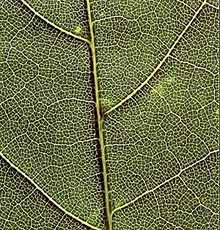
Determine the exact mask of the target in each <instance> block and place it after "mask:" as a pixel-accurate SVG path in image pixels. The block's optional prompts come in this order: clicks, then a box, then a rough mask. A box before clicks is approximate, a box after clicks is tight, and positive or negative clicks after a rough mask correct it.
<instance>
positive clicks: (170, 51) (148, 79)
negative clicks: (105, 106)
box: [105, 0, 207, 115]
mask: <svg viewBox="0 0 220 230" xmlns="http://www.w3.org/2000/svg"><path fill="white" fill-rule="evenodd" d="M206 3H207V2H206V0H205V1H204V2H203V3H202V4H201V6H200V7H199V9H198V10H197V11H196V13H195V14H194V15H193V17H192V19H191V20H190V21H189V23H188V24H187V25H186V27H185V29H184V30H183V31H182V33H181V34H180V35H179V36H178V38H177V39H176V41H175V42H174V43H173V45H172V46H171V48H170V49H169V51H168V52H167V54H166V55H165V57H164V58H163V59H162V61H161V62H160V63H159V64H158V66H157V67H156V68H155V69H154V71H153V72H152V73H151V74H150V75H149V76H148V77H147V79H146V80H145V81H144V82H143V83H142V84H141V85H139V86H138V87H137V88H136V89H135V90H134V91H133V92H132V93H130V94H129V95H127V96H126V97H125V98H124V99H123V100H121V101H120V102H119V103H118V104H116V105H115V106H113V107H112V108H111V109H109V110H108V111H107V112H105V115H107V114H109V113H110V112H112V111H113V110H115V109H117V108H118V107H120V106H121V105H122V104H124V103H125V102H126V101H128V100H129V99H130V98H132V97H133V96H134V95H135V94H136V93H137V92H139V91H140V90H141V89H142V88H143V87H144V86H145V85H146V84H147V83H148V82H149V81H150V79H151V78H152V77H153V76H154V75H155V74H156V73H157V71H158V70H159V69H160V68H161V66H162V65H163V64H164V63H165V61H166V60H167V58H168V57H169V56H170V54H171V53H172V51H173V50H174V48H175V47H176V45H177V44H178V43H179V41H180V39H181V38H182V37H183V35H184V34H185V33H186V31H187V30H188V29H189V27H190V26H191V24H192V23H193V21H194V20H195V18H196V17H197V16H198V14H199V13H200V11H201V10H202V8H203V6H204V5H205V4H206Z"/></svg>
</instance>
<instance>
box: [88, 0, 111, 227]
mask: <svg viewBox="0 0 220 230" xmlns="http://www.w3.org/2000/svg"><path fill="white" fill-rule="evenodd" d="M86 3H87V12H88V20H89V30H90V37H91V42H90V48H91V53H92V65H93V77H94V83H95V99H96V114H97V122H98V133H99V144H100V150H101V161H102V173H103V182H104V193H105V195H104V196H105V210H106V216H107V229H108V230H112V217H111V210H110V200H109V190H108V176H107V166H106V158H105V146H104V135H103V116H102V114H101V105H100V97H99V84H98V77H97V65H96V48H95V36H94V30H93V23H92V13H91V8H90V1H89V0H86Z"/></svg>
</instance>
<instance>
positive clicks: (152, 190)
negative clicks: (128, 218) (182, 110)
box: [112, 149, 219, 215]
mask: <svg viewBox="0 0 220 230" xmlns="http://www.w3.org/2000/svg"><path fill="white" fill-rule="evenodd" d="M217 152H219V149H217V150H214V151H211V152H209V153H208V154H207V155H206V156H204V157H203V158H201V159H200V160H198V161H196V162H194V163H193V164H191V165H189V166H187V167H185V168H183V169H181V170H180V171H179V173H178V174H176V175H175V176H173V177H171V178H169V179H168V180H165V181H164V182H163V183H161V184H159V185H157V186H156V187H154V188H153V189H150V190H147V191H145V192H144V193H142V194H141V195H140V196H138V197H136V198H135V199H133V200H131V201H130V202H128V203H126V204H124V205H122V206H120V207H118V208H116V209H114V210H113V211H112V215H114V213H115V212H117V211H119V210H121V209H123V208H126V207H128V206H129V205H131V204H133V203H135V202H136V201H138V200H139V199H141V198H142V197H143V196H145V195H147V194H149V193H152V192H154V191H156V190H157V189H159V188H161V187H162V186H163V185H165V184H167V183H169V182H170V181H172V180H174V179H176V178H178V177H180V175H181V174H182V173H183V172H185V171H186V170H188V169H190V168H192V167H194V166H195V165H197V164H199V163H201V162H203V161H205V160H206V159H207V158H208V157H209V156H210V155H212V154H214V153H217Z"/></svg>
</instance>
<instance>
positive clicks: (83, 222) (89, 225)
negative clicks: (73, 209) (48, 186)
mask: <svg viewBox="0 0 220 230" xmlns="http://www.w3.org/2000/svg"><path fill="white" fill-rule="evenodd" d="M0 156H1V157H2V158H3V159H4V160H5V161H6V162H7V163H8V164H9V165H10V166H11V167H12V168H14V169H15V170H16V171H17V172H18V173H19V174H21V175H22V176H23V177H25V178H26V179H27V180H28V181H29V182H30V183H31V184H32V185H34V186H35V188H36V189H37V190H38V191H40V192H41V193H42V194H43V195H44V196H45V197H46V198H47V199H48V200H49V201H50V202H51V203H53V205H55V206H56V207H57V208H58V209H60V210H61V211H63V212H64V213H65V214H66V215H67V216H70V217H71V218H73V219H75V220H77V221H78V222H80V223H81V224H83V225H85V226H87V227H89V228H91V229H94V230H101V229H100V228H98V227H96V226H93V225H91V224H89V223H87V222H86V221H84V220H82V219H80V218H79V217H77V216H75V215H73V214H72V213H70V212H68V211H67V210H66V209H64V208H63V207H62V206H60V205H59V204H58V203H57V202H56V201H55V200H54V199H53V198H52V197H50V196H49V195H48V194H47V193H46V192H45V191H44V190H43V189H42V188H41V187H39V186H38V185H37V184H36V183H35V182H34V181H33V180H32V179H31V178H30V177H29V176H28V175H27V174H25V173H24V172H23V171H22V170H20V169H19V168H18V167H17V166H16V165H14V164H13V163H12V162H11V161H10V160H9V159H8V158H7V157H6V156H4V155H3V154H2V153H1V154H0Z"/></svg>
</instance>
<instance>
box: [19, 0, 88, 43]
mask: <svg viewBox="0 0 220 230" xmlns="http://www.w3.org/2000/svg"><path fill="white" fill-rule="evenodd" d="M20 1H21V2H22V3H23V4H24V5H25V6H26V7H27V8H28V9H29V10H30V11H31V12H33V13H34V14H35V15H36V16H38V17H39V18H41V19H42V20H43V21H45V22H46V23H47V24H49V25H51V26H52V27H54V28H56V29H57V30H59V31H61V32H63V33H65V34H67V35H69V36H71V37H74V38H76V39H78V40H81V41H83V42H86V43H87V44H90V41H89V40H88V39H86V38H84V37H81V36H79V35H76V34H73V33H71V32H69V31H67V30H65V29H63V28H61V27H59V26H58V25H56V24H54V23H53V22H51V21H49V20H48V19H46V18H45V17H44V16H43V15H41V14H39V13H38V12H37V11H36V10H35V9H34V8H33V7H31V6H30V5H29V4H28V3H27V2H26V1H25V0H20Z"/></svg>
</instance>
